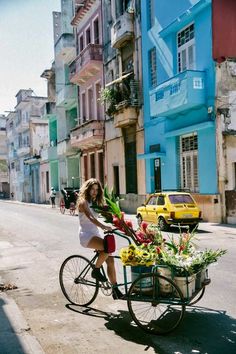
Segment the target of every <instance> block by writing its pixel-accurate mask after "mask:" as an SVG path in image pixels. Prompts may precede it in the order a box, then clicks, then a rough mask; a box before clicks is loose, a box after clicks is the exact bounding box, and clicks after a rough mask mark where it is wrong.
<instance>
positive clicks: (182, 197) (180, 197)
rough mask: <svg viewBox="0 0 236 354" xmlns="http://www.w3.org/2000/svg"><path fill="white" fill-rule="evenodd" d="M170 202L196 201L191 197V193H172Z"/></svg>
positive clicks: (191, 202)
mask: <svg viewBox="0 0 236 354" xmlns="http://www.w3.org/2000/svg"><path fill="white" fill-rule="evenodd" d="M169 199H170V202H171V203H172V204H182V203H186V204H193V203H194V201H193V199H192V197H191V195H188V194H171V195H169Z"/></svg>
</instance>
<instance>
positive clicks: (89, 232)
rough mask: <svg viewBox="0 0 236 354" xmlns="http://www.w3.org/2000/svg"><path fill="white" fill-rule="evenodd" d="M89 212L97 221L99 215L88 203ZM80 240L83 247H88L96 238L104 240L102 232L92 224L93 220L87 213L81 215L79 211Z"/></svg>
mask: <svg viewBox="0 0 236 354" xmlns="http://www.w3.org/2000/svg"><path fill="white" fill-rule="evenodd" d="M88 207H89V210H90V212H91V214H92V215H93V216H94V217H95V218H96V219H97V218H98V214H97V213H96V212H95V211H94V210H93V208H91V204H89V203H88ZM78 214H79V238H80V244H81V246H83V247H87V246H88V244H89V241H90V240H91V239H92V238H93V237H94V236H97V237H100V238H101V239H103V234H102V230H100V229H99V227H98V226H96V225H95V224H93V223H92V221H91V220H89V218H88V217H87V216H86V215H85V213H81V212H80V211H79V213H78Z"/></svg>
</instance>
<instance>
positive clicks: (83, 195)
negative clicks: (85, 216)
mask: <svg viewBox="0 0 236 354" xmlns="http://www.w3.org/2000/svg"><path fill="white" fill-rule="evenodd" d="M95 184H96V185H97V186H98V194H97V197H96V204H97V205H99V206H102V205H103V202H104V197H103V189H102V186H101V183H100V181H99V180H98V179H96V178H90V179H88V180H87V181H85V182H84V183H83V184H82V187H81V188H80V191H79V196H78V199H77V207H79V204H80V202H81V201H84V200H87V201H88V202H89V203H90V202H91V197H90V190H91V188H92V186H94V185H95Z"/></svg>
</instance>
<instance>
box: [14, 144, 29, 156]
mask: <svg viewBox="0 0 236 354" xmlns="http://www.w3.org/2000/svg"><path fill="white" fill-rule="evenodd" d="M29 153H30V147H29V146H26V145H25V146H20V147H19V148H18V149H17V155H18V156H24V155H28V154H29Z"/></svg>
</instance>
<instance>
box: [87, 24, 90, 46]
mask: <svg viewBox="0 0 236 354" xmlns="http://www.w3.org/2000/svg"><path fill="white" fill-rule="evenodd" d="M90 43H91V33H90V27H89V28H88V29H87V31H86V45H88V44H90Z"/></svg>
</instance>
